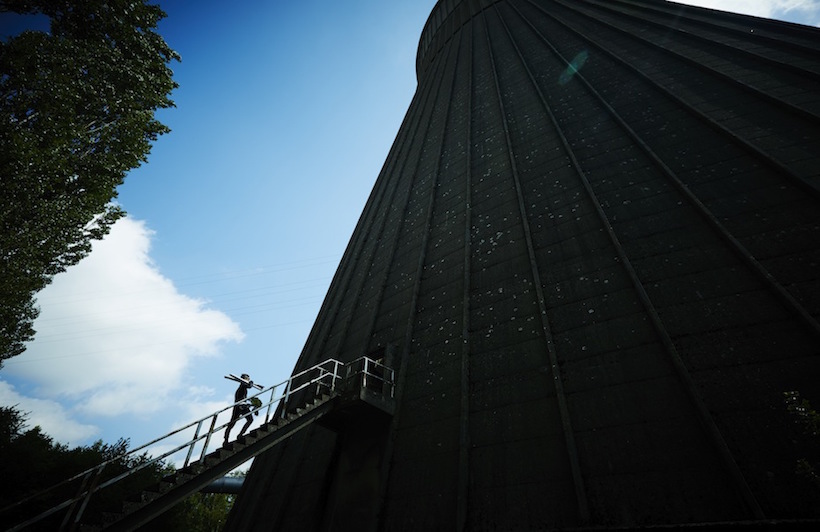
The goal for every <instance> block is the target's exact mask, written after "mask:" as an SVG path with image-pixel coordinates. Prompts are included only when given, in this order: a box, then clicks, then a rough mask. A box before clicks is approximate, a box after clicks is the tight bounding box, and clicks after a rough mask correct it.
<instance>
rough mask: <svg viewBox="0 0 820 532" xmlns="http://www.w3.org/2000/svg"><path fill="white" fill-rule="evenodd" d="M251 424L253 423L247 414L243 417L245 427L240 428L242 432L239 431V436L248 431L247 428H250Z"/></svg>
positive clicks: (251, 417) (250, 416)
mask: <svg viewBox="0 0 820 532" xmlns="http://www.w3.org/2000/svg"><path fill="white" fill-rule="evenodd" d="M251 423H253V416H252V415H251V414H248V415H247V416H245V426H244V427H242V430H240V431H239V436H242V435H243V434H245V431H246V430H248V427H250V426H251Z"/></svg>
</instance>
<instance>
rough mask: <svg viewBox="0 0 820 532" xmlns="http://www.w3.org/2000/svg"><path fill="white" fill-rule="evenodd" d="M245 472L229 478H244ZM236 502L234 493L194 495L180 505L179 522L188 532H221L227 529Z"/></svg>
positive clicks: (238, 472) (233, 474) (234, 473)
mask: <svg viewBox="0 0 820 532" xmlns="http://www.w3.org/2000/svg"><path fill="white" fill-rule="evenodd" d="M247 473H248V472H247V470H245V471H234V472H232V473H231V474H230V475H229V476H231V477H242V478H244V477H245V476H246V475H247ZM235 500H236V495H234V494H232V493H194V494H193V495H191V496H190V497H188V498H187V499H185V500H184V501H182V503H181V504H180V510H179V512H180V514H179V517H178V518H177V519H178V522H181V523H184V524H185V528H184V530H186V531H188V532H219V531H221V530H223V529H224V528H225V523H226V522H227V521H228V514H229V513H230V511H231V508H232V507H233V503H234V501H235Z"/></svg>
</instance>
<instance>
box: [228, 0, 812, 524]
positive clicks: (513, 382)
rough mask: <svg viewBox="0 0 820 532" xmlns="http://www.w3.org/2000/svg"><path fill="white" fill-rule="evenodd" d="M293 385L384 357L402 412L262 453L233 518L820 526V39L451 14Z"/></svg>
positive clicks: (742, 22) (624, 16) (450, 4)
mask: <svg viewBox="0 0 820 532" xmlns="http://www.w3.org/2000/svg"><path fill="white" fill-rule="evenodd" d="M417 73H418V79H419V86H418V90H417V92H416V95H415V96H414V98H413V101H412V103H411V105H410V109H409V111H408V113H407V116H406V117H405V120H404V123H403V124H402V126H401V129H400V130H399V133H398V136H397V138H396V141H395V143H394V145H393V147H392V149H391V151H390V153H389V155H388V157H387V161H386V163H385V165H384V168H383V169H382V172H381V174H380V175H379V177H378V180H377V181H376V184H375V187H374V189H373V191H372V194H371V196H370V198H369V200H368V202H367V205H366V206H365V209H364V212H363V213H362V215H361V218H360V220H359V223H358V225H357V227H356V229H355V232H354V234H353V236H352V238H351V240H350V244H349V245H348V248H347V250H346V252H345V255H344V257H343V259H342V261H341V264H340V265H339V268H338V271H337V273H336V276H335V278H334V280H333V283H332V285H331V287H330V290H329V292H328V294H327V297H326V299H325V302H324V304H323V306H322V309H321V311H320V313H319V316H318V318H317V320H316V323H315V325H314V327H313V330H312V332H311V334H310V337H309V338H308V340H307V343H306V345H305V348H304V351H303V352H302V355H301V357H300V359H299V362H298V364H297V367H296V370H297V371H298V370H300V369H303V368H306V367H309V366H310V365H312V364H315V363H317V362H320V361H322V360H325V359H327V358H331V357H332V358H337V359H339V360H342V361H351V360H354V359H356V358H358V357H360V356H362V355H368V354H372V353H380V352H382V350H384V353H385V354H386V358H387V362H388V364H390V365H392V366H393V367H395V368H396V369H397V370H398V373H397V378H398V388H397V396H396V400H397V409H396V415H395V416H394V417H393V419H392V421H391V423H390V424H389V425H385V426H383V427H382V426H379V427H372V426H367V425H366V424H364V423H363V424H360V425H357V424H356V422H355V421H354V422H352V423H351V428H352V429H351V431H349V432H348V433H342V434H340V435H337V434H335V433H332V432H330V431H328V430H326V429H323V428H318V427H317V428H312V429H309V430H308V431H306V432H303V433H299V434H296V435H294V436H293V437H292V438H291V439H290V440H289V441H287V442H285V443H284V444H282V445H281V446H280V447H279V448H276V449H274V450H272V451H270V452H268V453H267V454H265V455H263V456H261V457H259V458H258V459H257V460H256V462H255V463H254V465H253V467H252V469H251V472H250V476H249V478H248V480H247V482H246V483H245V487H244V488H243V492H242V494H241V495H240V497H239V499H238V501H237V503H236V507H235V508H234V511H233V513H232V514H231V518H230V521H229V523H228V525H229V526H228V528H229V529H231V530H270V529H275V530H318V529H323V530H331V529H343V530H346V529H352V528H354V527H355V528H356V529H357V530H375V529H379V530H414V531H415V530H439V529H457V530H515V529H526V530H531V529H536V528H547V529H549V528H560V527H572V526H582V525H593V526H632V525H652V524H666V523H706V522H720V521H738V520H740V521H743V520H760V519H764V518H769V519H775V518H776V519H785V518H804V517H811V518H817V517H818V515H817V514H818V505H817V504H816V501H817V500H818V498H817V497H818V490H817V486H816V485H815V484H812V482H811V481H810V480H808V479H807V478H805V477H801V476H800V475H799V474H797V473H796V472H795V469H796V463H797V461H798V460H799V459H801V458H805V459H808V460H809V461H810V462H811V461H812V460H814V463H817V459H818V456H817V450H816V448H817V439H816V437H815V439H814V441H813V444H812V440H811V438H809V437H807V436H806V435H805V433H804V431H803V430H802V426H801V425H800V423H799V422H797V421H796V418H795V417H793V416H791V415H790V414H789V413H788V412H787V408H786V404H785V402H784V393H786V392H792V391H797V392H799V394H800V397H801V398H806V399H809V400H810V401H812V402H813V404H814V405H815V406H817V405H820V390H819V389H818V384H817V379H818V375H820V371H819V370H820V358H818V354H820V353H818V351H820V325H819V324H818V321H817V320H818V316H819V315H820V279H819V278H818V275H820V274H818V272H820V186H819V183H820V181H819V180H820V175H819V174H820V149H818V147H820V31H818V30H817V29H816V28H808V27H802V26H797V25H793V24H787V23H781V22H774V21H769V20H765V19H759V18H753V17H746V16H739V15H731V14H725V13H719V12H715V11H710V10H704V9H698V8H685V7H682V6H680V5H677V4H671V3H666V2H663V1H652V0H617V1H603V0H599V1H591V0H590V1H587V0H585V1H569V0H561V1H553V0H538V1H534V0H502V1H492V0H441V1H440V2H439V3H438V5H437V6H436V7H435V8H434V10H433V13H432V14H431V16H430V19H429V20H428V22H427V25H426V27H425V28H424V31H423V33H422V37H421V41H420V45H419V54H418V60H417Z"/></svg>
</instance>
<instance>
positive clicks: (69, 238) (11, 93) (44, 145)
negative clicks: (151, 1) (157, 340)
mask: <svg viewBox="0 0 820 532" xmlns="http://www.w3.org/2000/svg"><path fill="white" fill-rule="evenodd" d="M145 2H146V0H0V11H12V12H16V13H22V14H41V15H46V16H48V17H49V18H50V20H51V28H50V31H49V32H48V33H46V32H37V31H24V32H23V33H21V34H20V35H17V36H15V37H12V38H10V39H8V40H7V41H6V42H0V182H2V187H0V364H1V363H2V360H3V359H5V358H8V357H11V356H15V355H18V354H20V353H22V352H23V351H24V349H25V342H26V341H28V340H31V339H32V338H33V335H34V329H33V320H34V319H35V318H36V317H37V314H38V309H37V308H36V306H35V304H34V295H35V294H36V293H37V292H38V291H39V290H41V289H42V288H43V287H45V286H46V285H47V284H48V283H49V282H50V281H51V278H52V277H53V276H54V275H55V274H57V273H59V272H62V271H64V270H65V269H66V268H67V267H68V266H70V265H73V264H76V263H77V262H79V261H80V260H81V259H82V258H83V257H85V256H86V255H87V254H88V253H89V251H90V250H91V242H92V241H93V240H95V239H100V238H102V237H103V236H104V235H105V234H106V233H107V232H108V231H109V229H110V227H111V225H112V224H113V223H114V222H115V221H116V220H117V219H118V218H120V217H121V216H122V215H123V212H122V210H121V209H120V208H119V207H118V206H117V205H116V204H113V203H112V200H113V199H114V198H116V196H117V191H116V188H117V186H118V185H120V184H121V183H122V182H123V180H124V178H125V175H126V174H127V172H128V171H130V170H132V169H134V168H136V167H137V166H139V165H140V164H141V163H143V162H145V161H146V157H147V154H148V153H149V151H150V148H151V143H152V142H153V141H155V140H156V139H157V137H158V136H159V135H161V134H163V133H166V132H168V131H169V130H168V128H167V127H166V126H164V125H163V124H161V123H160V122H159V121H158V120H156V119H155V117H154V114H155V112H156V110H158V109H161V108H167V107H171V106H173V102H172V101H171V100H170V99H169V95H170V93H171V91H172V90H173V89H174V88H175V87H176V86H177V84H176V83H175V82H174V81H173V79H172V74H173V73H172V71H171V69H170V67H169V64H170V63H171V62H172V61H173V60H178V59H179V57H178V55H177V54H176V52H174V51H173V50H172V49H171V48H169V46H168V45H167V44H166V43H165V41H164V40H163V38H162V37H161V36H160V35H159V34H158V33H157V32H156V31H155V29H156V27H157V23H158V22H159V21H160V20H161V19H162V18H163V17H165V13H164V12H163V11H162V10H161V9H160V8H159V7H158V6H153V5H147V4H146V3H145Z"/></svg>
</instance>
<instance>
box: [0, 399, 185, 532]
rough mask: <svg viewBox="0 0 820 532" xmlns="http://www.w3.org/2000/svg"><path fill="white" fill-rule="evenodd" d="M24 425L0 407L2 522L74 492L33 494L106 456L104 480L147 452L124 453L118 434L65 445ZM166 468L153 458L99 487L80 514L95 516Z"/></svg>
mask: <svg viewBox="0 0 820 532" xmlns="http://www.w3.org/2000/svg"><path fill="white" fill-rule="evenodd" d="M25 425H26V423H25V415H24V414H22V413H21V412H20V411H19V410H17V408H15V407H0V478H2V479H3V482H2V483H0V512H2V513H0V522H4V523H6V524H13V523H19V522H22V521H24V520H26V519H28V518H31V517H33V516H36V515H38V514H40V513H42V512H44V511H46V510H48V509H49V508H51V507H53V506H55V505H57V504H59V503H61V502H62V501H64V500H67V499H69V498H71V497H72V496H74V495H75V494H76V493H77V492H78V484H77V483H69V484H66V485H64V486H61V487H60V488H58V489H55V490H52V491H49V492H47V493H45V494H44V495H42V496H37V495H38V494H41V493H42V492H43V491H44V490H47V489H48V488H52V487H53V486H55V485H58V484H60V483H61V482H62V481H64V480H65V479H68V478H71V477H72V476H74V475H77V474H78V473H81V472H83V471H86V470H89V469H91V468H93V467H95V466H97V465H99V464H101V463H103V462H106V461H110V463H109V464H108V465H106V466H105V468H104V470H103V476H102V480H105V479H109V478H113V477H114V476H116V475H119V474H121V473H124V472H126V471H128V470H131V469H133V468H135V467H137V466H139V465H141V464H144V463H147V462H148V461H149V460H150V457H149V456H148V455H147V454H142V455H139V456H136V457H126V456H125V453H126V452H127V450H128V441H127V440H124V439H120V440H118V441H117V442H116V443H114V444H107V443H103V442H102V440H99V441H97V442H95V443H94V444H92V445H90V446H78V447H75V448H73V449H69V447H68V446H66V445H63V444H59V443H55V442H54V440H53V439H52V438H51V437H50V436H48V435H47V434H45V433H44V432H43V431H42V430H41V429H40V427H34V428H32V429H26V428H25ZM167 469H168V466H166V465H165V464H164V463H162V462H157V463H156V464H151V465H150V466H148V467H146V468H144V469H143V470H141V471H139V472H137V473H136V474H134V475H133V476H131V477H128V478H127V480H126V481H123V482H120V483H117V484H115V485H113V486H111V487H110V488H106V489H105V490H101V491H100V492H99V493H98V494H96V495H94V496H93V497H92V498H91V499H90V502H89V505H88V507H87V508H86V510H85V513H84V516H85V517H87V518H89V519H91V520H92V522H93V521H95V520H98V519H99V517H100V515H101V513H102V512H103V511H107V510H110V509H116V508H118V507H119V506H120V505H121V503H122V501H123V500H124V499H125V498H126V497H127V496H128V495H130V494H132V493H133V492H135V491H136V490H137V489H138V487H141V486H144V485H148V484H151V483H153V482H156V481H157V480H159V479H160V478H162V476H163V475H164V474H165V473H166V472H167ZM31 496H34V498H31V499H30V500H27V501H26V503H25V504H20V505H17V506H14V503H17V502H18V501H22V500H25V499H28V498H29V497H31ZM63 516H64V512H57V513H55V514H54V515H52V516H50V517H48V518H46V519H45V520H43V521H41V522H39V523H37V526H36V527H35V529H38V530H56V529H57V528H58V527H59V525H60V522H61V520H62V519H63ZM166 519H167V520H168V522H169V523H175V522H176V519H177V515H176V514H175V513H172V514H169V515H168V516H167V517H166Z"/></svg>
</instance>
